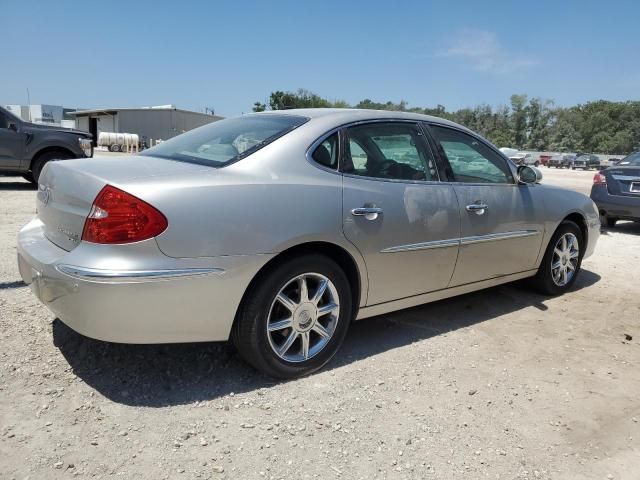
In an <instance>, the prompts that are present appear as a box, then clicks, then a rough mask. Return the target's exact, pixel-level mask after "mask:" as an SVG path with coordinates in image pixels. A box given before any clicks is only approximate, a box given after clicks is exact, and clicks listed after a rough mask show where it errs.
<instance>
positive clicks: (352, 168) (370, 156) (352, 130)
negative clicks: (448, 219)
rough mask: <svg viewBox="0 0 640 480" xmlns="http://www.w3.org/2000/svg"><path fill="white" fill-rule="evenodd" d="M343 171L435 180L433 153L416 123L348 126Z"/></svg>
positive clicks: (389, 177)
mask: <svg viewBox="0 0 640 480" xmlns="http://www.w3.org/2000/svg"><path fill="white" fill-rule="evenodd" d="M346 136H347V139H348V141H347V145H346V148H345V161H344V168H343V170H344V173H349V174H353V175H361V176H364V177H373V178H383V179H392V180H427V181H428V180H437V174H436V167H435V162H434V159H433V157H432V156H431V153H430V151H429V149H428V146H427V144H426V142H425V140H424V137H423V135H422V132H421V130H420V128H419V127H418V125H417V124H414V123H409V122H406V123H404V122H402V123H401V122H397V123H396V122H394V123H392V122H389V123H371V124H364V125H357V126H353V127H348V128H347V129H346Z"/></svg>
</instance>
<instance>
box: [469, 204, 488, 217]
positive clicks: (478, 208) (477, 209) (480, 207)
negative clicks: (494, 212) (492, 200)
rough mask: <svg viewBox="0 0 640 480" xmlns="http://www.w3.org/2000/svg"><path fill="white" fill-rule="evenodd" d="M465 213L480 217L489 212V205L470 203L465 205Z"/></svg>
mask: <svg viewBox="0 0 640 480" xmlns="http://www.w3.org/2000/svg"><path fill="white" fill-rule="evenodd" d="M466 208H467V212H473V213H475V214H476V215H482V214H484V212H485V211H486V210H489V205H485V204H484V203H472V204H471V205H467V207H466Z"/></svg>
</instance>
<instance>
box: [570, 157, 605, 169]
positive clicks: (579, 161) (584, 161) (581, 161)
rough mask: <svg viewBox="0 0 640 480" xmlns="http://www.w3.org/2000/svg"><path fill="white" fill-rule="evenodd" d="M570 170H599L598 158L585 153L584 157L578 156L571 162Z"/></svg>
mask: <svg viewBox="0 0 640 480" xmlns="http://www.w3.org/2000/svg"><path fill="white" fill-rule="evenodd" d="M571 168H572V169H573V170H575V169H577V168H582V169H584V170H590V169H592V168H595V169H596V170H599V169H600V157H598V156H597V155H593V154H590V153H585V154H584V155H580V156H578V157H576V158H575V159H574V160H573V162H572V163H571Z"/></svg>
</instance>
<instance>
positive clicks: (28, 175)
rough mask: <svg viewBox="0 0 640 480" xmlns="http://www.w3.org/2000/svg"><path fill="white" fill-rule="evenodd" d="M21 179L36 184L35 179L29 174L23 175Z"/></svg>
mask: <svg viewBox="0 0 640 480" xmlns="http://www.w3.org/2000/svg"><path fill="white" fill-rule="evenodd" d="M22 178H24V179H25V180H26V181H27V182H29V183H36V179H35V178H33V174H32V173H31V172H28V173H23V174H22Z"/></svg>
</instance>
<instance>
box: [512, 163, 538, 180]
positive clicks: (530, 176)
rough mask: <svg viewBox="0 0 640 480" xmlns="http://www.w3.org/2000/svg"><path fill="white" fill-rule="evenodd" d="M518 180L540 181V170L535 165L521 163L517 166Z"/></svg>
mask: <svg viewBox="0 0 640 480" xmlns="http://www.w3.org/2000/svg"><path fill="white" fill-rule="evenodd" d="M518 180H519V181H520V182H522V183H540V180H542V172H541V171H540V170H539V169H538V168H536V167H532V166H530V165H521V166H519V167H518Z"/></svg>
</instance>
